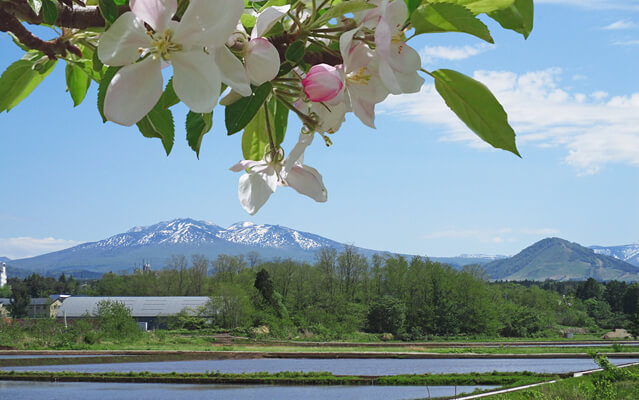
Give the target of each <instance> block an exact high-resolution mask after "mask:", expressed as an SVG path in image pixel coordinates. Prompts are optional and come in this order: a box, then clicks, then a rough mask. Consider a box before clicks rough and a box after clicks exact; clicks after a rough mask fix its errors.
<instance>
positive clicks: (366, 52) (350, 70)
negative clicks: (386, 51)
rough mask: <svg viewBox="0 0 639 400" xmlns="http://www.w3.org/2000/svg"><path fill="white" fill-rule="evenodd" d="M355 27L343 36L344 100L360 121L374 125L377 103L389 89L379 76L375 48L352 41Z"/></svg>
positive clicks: (341, 38)
mask: <svg viewBox="0 0 639 400" xmlns="http://www.w3.org/2000/svg"><path fill="white" fill-rule="evenodd" d="M356 31H357V30H352V31H349V32H345V33H344V34H343V35H342V36H341V37H340V52H341V54H342V58H343V59H344V66H343V68H342V70H343V73H344V77H345V79H344V81H345V85H346V88H345V101H346V103H347V104H348V105H349V106H350V109H351V110H352V111H353V113H354V114H355V115H356V116H357V117H358V118H359V119H360V121H362V122H363V123H364V124H365V125H367V126H369V127H371V128H375V105H376V104H378V103H381V102H382V101H384V99H386V97H387V96H388V94H389V92H388V89H386V87H385V86H384V85H383V83H382V81H381V78H380V76H379V71H378V65H377V59H376V58H375V57H374V52H373V51H372V50H371V49H370V48H369V47H368V45H366V44H364V43H361V42H358V43H353V36H354V34H355V33H356Z"/></svg>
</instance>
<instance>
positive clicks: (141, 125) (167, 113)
mask: <svg viewBox="0 0 639 400" xmlns="http://www.w3.org/2000/svg"><path fill="white" fill-rule="evenodd" d="M137 125H138V129H139V130H140V132H141V133H142V135H143V136H144V137H148V138H159V139H161V140H162V145H163V146H164V150H165V151H166V155H167V156H168V155H169V154H171V149H173V142H174V140H175V125H174V123H173V113H171V110H167V109H165V108H162V107H159V106H158V105H156V106H155V107H153V109H152V110H151V111H150V112H149V113H148V114H147V115H146V116H145V117H144V118H142V120H140V122H138V123H137Z"/></svg>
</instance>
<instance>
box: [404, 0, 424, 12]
mask: <svg viewBox="0 0 639 400" xmlns="http://www.w3.org/2000/svg"><path fill="white" fill-rule="evenodd" d="M404 3H406V7H408V15H411V14H412V13H413V11H415V10H416V9H417V7H419V6H420V5H421V4H422V0H404Z"/></svg>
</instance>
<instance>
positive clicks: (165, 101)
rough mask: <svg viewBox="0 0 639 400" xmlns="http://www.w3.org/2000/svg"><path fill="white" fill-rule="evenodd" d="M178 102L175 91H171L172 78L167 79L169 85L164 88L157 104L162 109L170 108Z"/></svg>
mask: <svg viewBox="0 0 639 400" xmlns="http://www.w3.org/2000/svg"><path fill="white" fill-rule="evenodd" d="M179 102H180V99H179V98H178V97H177V94H175V89H173V77H171V79H169V83H167V84H166V87H165V88H164V92H163V93H162V96H161V97H160V100H159V101H158V104H160V106H161V107H163V108H171V107H173V106H174V105H176V104H177V103H179Z"/></svg>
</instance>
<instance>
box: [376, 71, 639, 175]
mask: <svg viewBox="0 0 639 400" xmlns="http://www.w3.org/2000/svg"><path fill="white" fill-rule="evenodd" d="M474 78H475V79H477V80H479V81H481V82H483V83H484V84H486V85H487V86H488V87H489V88H490V89H491V91H492V92H493V93H494V94H495V96H496V97H497V98H498V99H499V100H500V102H501V103H502V104H503V106H504V108H505V109H506V111H507V112H508V116H509V122H510V123H511V125H512V126H513V128H514V129H515V131H516V132H517V143H518V145H519V147H520V152H523V154H524V157H525V147H526V146H538V147H541V148H549V147H552V148H563V149H565V150H566V152H567V155H566V157H565V161H566V163H568V164H569V165H571V166H573V167H575V168H576V169H577V171H578V173H579V174H580V175H585V174H593V173H596V172H597V171H598V170H599V169H600V168H601V167H603V166H605V165H606V164H608V163H623V164H629V165H636V166H639V150H637V149H639V93H635V94H630V95H628V96H617V97H613V98H610V99H607V94H606V93H605V92H595V93H593V94H591V95H589V96H585V95H583V94H580V93H571V92H570V90H569V89H565V88H563V87H562V86H561V85H560V81H561V69H559V68H551V69H547V70H542V71H535V72H529V73H526V74H522V75H518V74H516V73H514V72H503V71H477V72H475V74H474ZM604 94H605V95H606V96H604ZM381 110H382V111H385V112H387V113H390V114H395V115H398V116H401V117H408V118H410V119H412V120H414V121H417V122H420V123H423V124H431V125H440V126H443V127H444V130H443V133H444V135H442V140H446V141H460V142H465V143H467V144H469V145H471V146H474V147H478V148H489V146H488V145H487V144H485V143H484V142H482V141H481V140H480V139H479V138H478V137H477V136H476V135H475V134H473V133H472V132H471V131H470V130H469V129H468V128H466V126H465V125H464V124H463V123H462V122H461V121H459V120H458V119H457V117H456V116H455V115H454V114H453V113H452V112H451V111H450V110H448V108H447V107H446V105H445V104H444V102H443V100H442V99H441V98H440V97H439V95H438V94H437V92H436V91H435V89H434V86H433V85H432V84H430V85H425V86H424V87H423V88H422V91H421V92H420V93H416V94H412V95H403V96H392V97H390V98H389V99H388V100H387V101H385V102H384V103H383V104H382V107H381ZM522 150H523V151H522Z"/></svg>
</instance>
